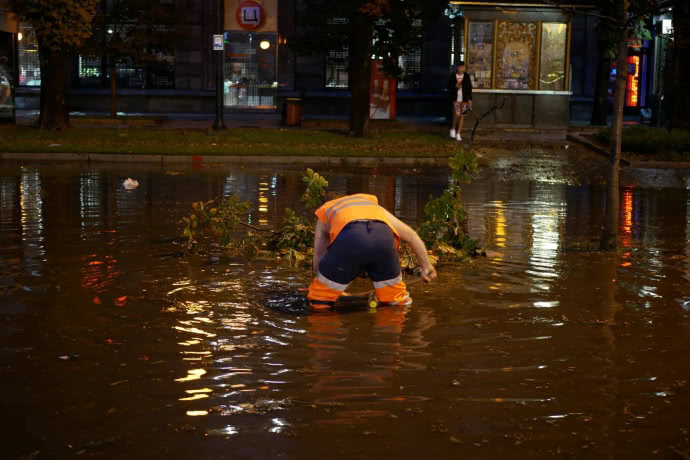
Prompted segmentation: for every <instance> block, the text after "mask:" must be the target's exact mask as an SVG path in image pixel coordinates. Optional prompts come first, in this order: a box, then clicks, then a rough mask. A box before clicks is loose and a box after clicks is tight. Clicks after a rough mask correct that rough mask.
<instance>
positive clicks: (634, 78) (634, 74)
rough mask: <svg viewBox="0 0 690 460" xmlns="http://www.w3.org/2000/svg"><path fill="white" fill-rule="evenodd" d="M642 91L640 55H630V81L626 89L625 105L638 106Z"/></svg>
mask: <svg viewBox="0 0 690 460" xmlns="http://www.w3.org/2000/svg"><path fill="white" fill-rule="evenodd" d="M639 91H640V56H628V82H627V85H626V91H625V105H626V106H627V107H637V104H638V101H639V99H638V93H639Z"/></svg>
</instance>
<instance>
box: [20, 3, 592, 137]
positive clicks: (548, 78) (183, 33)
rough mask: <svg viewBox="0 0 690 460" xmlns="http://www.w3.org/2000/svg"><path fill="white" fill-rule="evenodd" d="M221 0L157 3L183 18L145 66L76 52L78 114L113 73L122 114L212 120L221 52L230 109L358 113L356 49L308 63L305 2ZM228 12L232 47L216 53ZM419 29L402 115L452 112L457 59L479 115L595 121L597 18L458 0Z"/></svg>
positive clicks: (33, 82) (29, 90)
mask: <svg viewBox="0 0 690 460" xmlns="http://www.w3.org/2000/svg"><path fill="white" fill-rule="evenodd" d="M120 1H122V0H104V2H103V8H104V9H105V10H106V11H109V9H114V8H117V6H118V3H119V2H120ZM218 1H219V0H207V1H201V0H157V2H160V4H162V5H164V6H165V7H166V8H168V9H169V10H170V11H173V12H174V20H169V21H167V23H164V22H165V21H163V23H153V24H149V25H148V26H147V27H153V28H154V30H155V31H159V32H160V31H166V30H168V31H172V32H173V34H172V38H171V40H169V41H168V42H167V43H166V46H165V47H157V48H156V47H153V46H152V48H151V52H150V53H148V54H149V55H150V56H149V58H148V59H146V60H137V59H136V58H131V59H117V60H115V59H111V58H110V57H109V56H107V55H89V54H86V53H85V54H84V55H80V56H76V57H75V58H74V62H73V66H72V69H71V74H72V75H71V82H72V85H71V91H70V101H69V104H70V108H71V109H72V110H75V111H85V112H108V111H109V108H110V91H111V83H112V81H111V79H112V78H115V79H116V83H117V84H116V87H117V109H118V111H120V112H126V113H175V112H177V113H198V114H210V113H212V112H213V111H214V103H215V86H216V84H215V72H216V67H215V62H216V60H215V57H216V54H214V53H219V52H221V53H223V73H224V78H223V88H222V91H223V104H224V107H225V110H226V111H240V112H241V111H254V112H257V111H258V112H261V113H275V112H279V111H281V110H282V108H283V105H284V101H285V99H286V98H292V97H300V98H302V99H303V104H304V106H303V113H304V114H305V115H307V116H313V117H319V116H323V117H329V116H335V117H345V116H347V115H348V114H349V109H350V91H349V87H348V59H347V58H348V56H347V48H346V47H343V46H341V47H339V48H337V49H333V50H330V51H328V52H327V53H324V54H323V55H317V56H314V55H309V56H307V55H302V54H300V52H299V51H296V50H295V49H294V47H293V46H292V45H293V41H294V39H295V35H296V33H297V28H298V21H297V19H298V18H297V15H298V11H300V6H301V5H300V0H280V1H278V0H256V1H254V0H223V4H222V5H219V4H218V3H217V2H218ZM219 6H222V7H223V10H224V15H223V29H224V30H223V34H222V36H223V42H224V43H223V45H224V50H223V51H214V45H213V39H212V36H213V35H214V34H215V33H217V32H218V31H217V30H216V29H217V26H216V24H217V19H218V12H219ZM111 17H114V16H111ZM342 20H346V19H344V18H333V21H342ZM136 27H140V25H137V24H127V23H124V24H122V23H117V24H116V23H110V24H108V23H105V24H104V25H101V26H100V30H98V31H95V33H94V40H102V41H103V43H107V40H108V34H111V35H112V34H114V33H117V31H118V30H131V29H132V28H136ZM416 30H417V31H418V33H419V34H420V35H421V37H422V41H421V43H422V44H421V46H419V47H418V48H417V49H414V50H411V51H410V52H408V54H406V55H405V56H401V57H400V58H399V60H398V63H399V65H400V67H401V68H402V69H403V76H404V77H403V78H402V79H401V80H399V81H397V82H395V84H396V86H397V93H396V106H397V107H396V109H397V110H396V111H397V114H398V115H399V116H408V117H439V118H441V117H445V116H446V115H447V112H448V110H447V107H446V106H447V102H446V101H447V95H446V94H445V91H446V89H445V88H446V83H447V80H448V77H449V75H450V73H451V72H452V70H453V68H454V65H455V64H456V63H457V62H460V61H466V63H467V71H468V72H469V74H470V76H471V77H472V80H473V84H474V88H475V90H474V108H475V112H476V113H482V112H483V111H484V110H485V109H488V108H489V107H491V106H494V105H499V106H500V107H501V108H500V109H499V110H496V111H495V112H493V113H492V114H491V115H490V116H489V117H487V119H486V120H485V121H484V122H483V123H484V124H495V125H499V126H501V125H506V126H524V127H552V126H565V125H567V124H568V122H569V121H573V120H582V121H586V120H588V119H589V116H590V113H591V105H592V98H593V88H594V86H595V85H594V78H595V75H596V63H597V57H598V50H597V41H596V36H597V34H596V32H597V21H596V19H595V18H593V17H591V16H585V15H572V14H568V13H566V12H564V11H563V10H562V9H560V8H556V7H553V6H549V5H543V4H541V3H540V2H535V3H524V2H513V1H507V0H502V1H496V2H492V1H451V2H450V3H449V4H448V6H447V8H446V10H445V13H444V14H443V15H442V16H440V17H439V18H437V19H436V20H435V22H434V23H429V24H422V23H421V22H420V23H419V24H417V25H416ZM17 32H20V33H21V36H20V37H19V36H18V34H15V43H16V49H17V61H18V62H17V63H16V66H15V67H16V69H17V72H16V73H17V83H18V90H17V96H18V97H17V105H18V108H20V109H37V108H38V97H39V89H38V88H39V85H40V68H39V65H38V53H37V47H36V42H35V37H33V35H32V32H31V30H30V28H28V27H26V26H25V25H23V24H20V25H19V27H18V30H17ZM315 39H318V37H315ZM154 48H155V49H154Z"/></svg>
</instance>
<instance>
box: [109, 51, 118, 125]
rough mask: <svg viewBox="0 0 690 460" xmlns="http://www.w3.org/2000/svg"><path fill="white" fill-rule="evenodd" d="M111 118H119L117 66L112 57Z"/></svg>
mask: <svg viewBox="0 0 690 460" xmlns="http://www.w3.org/2000/svg"><path fill="white" fill-rule="evenodd" d="M110 118H117V68H116V67H115V59H113V58H110Z"/></svg>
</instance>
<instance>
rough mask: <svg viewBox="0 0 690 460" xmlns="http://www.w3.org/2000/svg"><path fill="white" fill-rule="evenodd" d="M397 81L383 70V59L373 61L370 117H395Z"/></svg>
mask: <svg viewBox="0 0 690 460" xmlns="http://www.w3.org/2000/svg"><path fill="white" fill-rule="evenodd" d="M397 86H398V85H397V81H396V80H395V78H390V77H389V76H388V75H386V74H385V73H384V71H383V61H381V60H375V61H371V95H370V99H369V118H371V119H378V120H394V119H395V95H396V89H397Z"/></svg>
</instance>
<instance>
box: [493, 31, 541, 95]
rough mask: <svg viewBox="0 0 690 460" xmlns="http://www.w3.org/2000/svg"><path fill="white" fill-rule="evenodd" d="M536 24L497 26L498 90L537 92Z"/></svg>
mask: <svg viewBox="0 0 690 460" xmlns="http://www.w3.org/2000/svg"><path fill="white" fill-rule="evenodd" d="M536 55H537V24H536V23H532V22H505V21H501V22H499V23H498V43H497V44H496V87H497V88H500V89H523V90H524V89H536V86H537V85H536V63H537V56H536Z"/></svg>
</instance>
